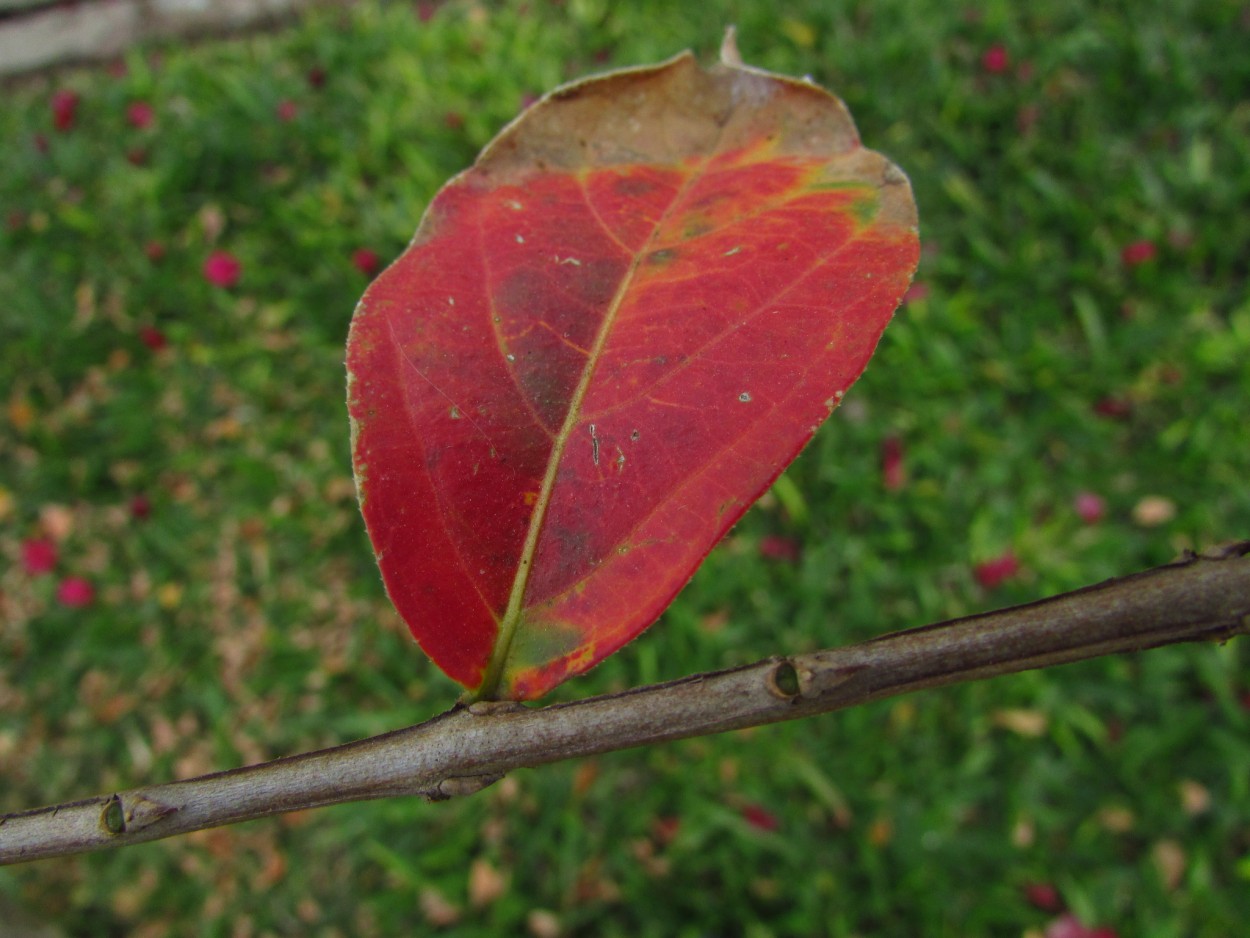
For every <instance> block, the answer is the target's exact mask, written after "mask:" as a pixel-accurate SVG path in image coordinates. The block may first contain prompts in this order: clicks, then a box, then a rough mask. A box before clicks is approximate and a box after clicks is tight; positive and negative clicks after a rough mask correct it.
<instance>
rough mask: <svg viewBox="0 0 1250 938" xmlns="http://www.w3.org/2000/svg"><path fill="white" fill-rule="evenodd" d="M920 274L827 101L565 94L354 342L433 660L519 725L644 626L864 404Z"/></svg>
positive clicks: (677, 65) (912, 233) (409, 256)
mask: <svg viewBox="0 0 1250 938" xmlns="http://www.w3.org/2000/svg"><path fill="white" fill-rule="evenodd" d="M917 257H918V240H917V234H916V215H915V206H914V203H913V201H912V197H911V192H910V188H909V186H908V184H907V180H906V178H905V177H904V176H903V175H902V173H901V172H899V171H898V170H897V169H896V168H895V167H894V166H893V165H892V164H890V163H889V162H888V161H886V160H885V159H884V158H883V157H881V156H880V155H878V154H876V153H874V152H872V151H870V150H866V149H864V148H863V147H861V146H860V144H859V139H858V135H857V134H856V131H855V128H854V125H853V123H852V122H851V119H850V116H849V114H847V112H846V110H845V108H844V107H843V105H842V104H841V102H839V101H838V100H837V99H836V98H834V97H833V96H832V95H830V94H828V93H827V92H825V91H823V90H821V89H819V88H817V87H815V86H814V85H812V84H810V83H807V82H801V81H795V80H792V79H787V78H783V77H780V76H775V75H770V74H768V73H765V72H761V71H758V70H754V69H749V68H744V67H741V66H736V65H730V64H720V65H717V66H715V67H713V68H711V69H709V70H703V69H701V68H700V67H699V66H698V65H697V64H696V63H695V61H694V59H693V57H692V56H691V55H690V54H689V53H684V54H682V55H680V56H678V57H677V58H675V59H672V60H670V61H669V62H666V63H663V64H661V65H657V66H652V67H646V68H639V69H630V70H626V71H621V72H615V73H611V74H609V75H605V76H602V77H599V78H594V79H590V80H587V81H585V82H582V83H580V84H575V85H570V86H566V87H564V88H561V89H557V90H556V91H555V92H553V93H551V94H550V95H548V96H547V97H546V98H544V99H543V100H542V101H540V102H539V103H537V104H536V105H534V106H533V107H531V108H530V109H529V110H528V111H526V112H525V113H524V114H523V115H522V116H521V117H520V118H518V119H517V120H516V121H514V122H513V123H512V124H511V125H509V127H507V128H506V129H505V130H504V131H503V132H502V133H501V134H500V136H499V137H497V138H496V139H495V140H494V141H493V142H492V143H491V144H490V145H489V146H488V147H487V148H486V150H485V151H483V153H482V155H481V156H480V157H479V159H478V161H477V162H476V163H475V165H474V166H473V167H472V168H471V169H469V170H467V171H466V172H464V173H462V174H461V175H459V176H457V177H456V178H455V179H453V180H452V181H451V182H450V183H448V184H447V186H445V187H444V188H443V189H442V191H441V192H440V193H439V194H438V196H437V197H436V198H435V199H434V201H433V202H432V203H431V205H430V206H429V209H428V210H427V212H426V214H425V217H424V218H423V220H422V222H421V225H420V228H419V229H418V231H417V234H416V236H415V238H414V240H413V242H412V244H411V245H410V246H409V247H408V249H407V250H406V251H405V252H404V254H403V255H402V256H401V257H400V258H399V259H398V260H397V261H396V262H395V263H394V264H393V265H392V266H391V267H390V268H389V269H388V270H387V271H385V272H384V273H383V274H382V275H381V276H380V277H379V278H378V280H377V281H375V282H374V283H373V284H372V285H371V286H370V287H369V289H368V291H367V292H366V294H365V296H364V298H363V299H362V301H361V303H360V305H359V307H358V308H357V310H356V314H355V317H354V319H353V321H352V329H351V335H350V338H349V341H348V354H347V364H348V407H349V411H350V415H351V420H352V433H353V458H354V468H355V472H356V480H357V487H358V491H359V494H360V499H361V506H362V511H363V513H364V517H365V522H366V525H367V527H368V530H369V535H370V537H371V539H372V542H373V546H374V550H375V552H376V553H377V557H378V563H379V565H380V567H381V570H382V576H383V579H384V581H385V583H386V587H387V590H388V592H389V594H390V596H391V599H392V600H393V601H394V603H395V605H396V607H397V608H398V610H399V612H400V614H401V615H402V616H403V618H404V619H405V621H406V622H407V623H408V625H409V627H410V628H411V630H412V632H413V634H414V635H415V637H416V638H417V640H418V641H419V642H420V644H421V646H422V648H423V649H424V650H425V651H426V652H427V653H428V654H429V655H430V657H431V658H432V659H433V660H434V661H435V663H437V664H438V665H439V666H440V667H441V668H442V669H443V670H444V671H445V672H446V673H447V674H448V675H450V676H451V677H452V678H454V679H455V680H456V681H458V682H460V683H461V684H463V685H464V686H465V687H467V688H468V689H470V690H471V691H473V692H474V693H475V695H476V696H478V697H488V698H493V697H504V698H511V699H518V700H524V699H532V698H535V697H538V696H540V695H542V694H543V693H545V692H546V691H548V690H550V689H551V688H552V687H554V686H555V685H557V684H559V683H560V682H562V681H563V680H565V679H567V678H568V677H571V676H573V675H575V674H578V673H580V672H582V671H585V670H586V669H588V668H590V667H591V666H593V665H594V664H596V663H598V662H599V661H601V660H602V659H603V658H604V657H606V656H607V655H609V654H611V653H612V652H613V651H615V650H617V649H618V648H620V647H621V646H622V645H624V644H625V643H626V642H628V641H630V640H631V639H632V638H634V637H635V636H636V635H637V634H638V633H639V632H641V631H642V630H643V629H644V628H646V627H647V626H648V625H649V624H650V623H651V622H653V621H654V620H655V619H656V618H657V617H658V616H659V614H660V613H661V612H662V611H663V609H664V608H665V607H666V606H667V605H668V604H669V602H671V600H672V599H673V597H674V596H675V595H676V593H677V592H678V590H679V589H680V588H681V587H682V586H683V585H684V584H685V583H686V582H687V581H688V580H689V578H690V576H691V575H692V574H693V572H694V570H695V569H696V568H697V566H698V565H699V563H700V562H701V561H702V560H703V558H704V557H706V556H707V553H708V552H709V551H710V550H711V548H712V547H713V545H715V543H716V542H717V541H718V540H719V539H720V538H721V537H722V536H723V535H724V533H725V532H726V531H727V530H728V529H729V527H730V526H731V525H732V524H733V523H734V522H735V521H737V520H738V518H739V517H741V515H742V513H743V512H744V511H745V510H746V509H747V507H748V506H750V504H751V503H752V502H753V501H754V500H755V499H756V498H758V497H759V495H761V494H762V493H763V492H764V491H765V490H766V489H767V487H768V486H769V485H770V484H771V483H772V481H773V480H774V479H775V478H776V477H777V475H778V474H779V473H780V472H781V471H782V470H783V469H784V468H785V466H786V465H787V464H788V463H789V462H790V461H791V460H792V459H793V458H794V457H795V456H796V455H797V454H798V452H799V450H800V449H801V448H802V447H803V445H804V444H805V443H806V442H807V441H808V440H809V439H810V438H811V435H812V433H814V432H815V430H816V428H817V427H818V426H819V424H820V423H821V422H822V421H823V420H824V419H825V418H826V417H827V416H828V415H829V413H830V412H831V411H832V409H833V408H834V407H835V406H836V405H837V403H838V402H839V401H840V400H841V398H842V395H843V393H844V392H845V391H846V389H847V388H848V387H849V386H850V385H851V383H852V382H853V381H854V380H855V379H856V378H857V377H858V376H859V375H860V373H861V372H862V371H863V369H864V366H865V365H866V364H867V362H868V359H869V357H870V356H871V354H872V352H873V349H874V348H875V346H876V344H877V340H878V339H879V338H880V336H881V333H882V331H883V330H884V328H885V326H886V324H887V323H888V321H889V319H890V316H891V315H892V313H893V311H894V308H895V307H896V306H897V304H898V302H899V300H900V298H901V296H902V294H903V292H904V290H905V289H906V287H907V284H908V283H909V281H910V278H911V275H912V272H913V271H914V269H915V265H916V261H917Z"/></svg>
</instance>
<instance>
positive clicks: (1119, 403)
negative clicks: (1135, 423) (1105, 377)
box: [1094, 394, 1133, 420]
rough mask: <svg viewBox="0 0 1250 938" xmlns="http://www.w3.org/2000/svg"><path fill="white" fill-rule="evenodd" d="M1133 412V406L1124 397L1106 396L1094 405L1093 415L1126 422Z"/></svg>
mask: <svg viewBox="0 0 1250 938" xmlns="http://www.w3.org/2000/svg"><path fill="white" fill-rule="evenodd" d="M1132 412H1133V404H1132V402H1131V401H1129V399H1128V398H1126V397H1116V396H1114V395H1110V394H1109V395H1107V396H1106V397H1104V398H1102V399H1101V400H1100V401H1098V402H1097V403H1096V404H1095V405H1094V413H1096V414H1097V415H1098V416H1099V417H1106V418H1107V419H1108V420H1127V419H1128V417H1129V414H1131V413H1132Z"/></svg>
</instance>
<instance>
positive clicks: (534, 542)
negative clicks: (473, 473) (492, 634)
mask: <svg viewBox="0 0 1250 938" xmlns="http://www.w3.org/2000/svg"><path fill="white" fill-rule="evenodd" d="M718 147H719V141H718V142H717V144H715V145H714V146H712V147H711V148H710V149H709V152H708V154H707V155H706V156H705V157H704V160H703V163H702V165H701V166H700V167H698V168H697V169H692V170H691V171H690V172H689V174H688V175H687V176H686V178H685V180H683V182H682V184H681V186H680V187H678V189H677V191H676V192H675V193H674V194H673V198H672V200H671V201H670V202H669V204H668V206H667V207H666V208H665V210H664V212H663V213H662V214H661V215H660V217H659V218H657V219H656V221H655V224H654V225H653V226H652V229H651V233H650V234H649V235H648V236H647V240H646V241H645V242H644V243H643V244H642V245H640V246H639V248H638V249H637V251H633V252H631V253H632V260H631V261H630V264H629V268H628V270H626V272H625V274H624V276H623V277H622V278H621V282H620V285H619V286H618V287H617V289H616V293H615V294H614V295H613V297H612V301H611V302H610V303H609V304H608V308H607V310H606V312H605V313H604V316H603V322H602V323H600V325H599V331H598V333H597V334H596V335H595V341H594V344H593V345H592V346H591V349H590V353H589V355H588V356H587V358H586V365H585V367H584V368H583V370H582V376H581V379H580V380H579V381H578V384H577V388H576V389H575V390H574V391H573V397H572V399H571V400H570V401H569V409H568V412H567V413H566V414H565V418H564V423H563V425H562V426H561V427H560V430H559V432H558V433H557V434H556V435H555V438H554V439H553V441H552V448H551V455H550V457H549V458H548V460H547V471H546V473H545V474H544V476H543V481H542V487H541V489H540V490H539V494H538V498H537V500H536V501H535V503H534V512H533V514H532V515H530V523H529V527H528V529H527V530H526V532H525V542H524V544H523V546H522V548H521V556H520V558H519V560H518V562H517V572H516V577H515V578H514V579H513V581H512V590H511V592H510V593H509V595H508V605H507V607H506V608H505V610H504V614H503V618H502V619H501V620H500V622H499V633H498V635H497V636H496V638H495V647H494V650H493V651H492V652H491V657H490V660H489V661H488V662H487V665H486V671H485V673H484V675H483V678H482V683H481V686H480V687H479V688H478V690H477V693H476V694H475V696H476V697H477V698H478V699H490V698H493V697H494V696H495V695H496V694H497V692H498V690H499V683H500V680H501V679H502V677H503V671H504V666H505V665H506V663H507V661H508V655H509V653H510V651H511V648H512V642H513V640H514V639H515V637H516V630H517V626H518V624H519V623H520V619H521V612H522V608H523V604H524V602H525V588H526V585H527V584H528V583H529V577H530V574H531V572H532V571H533V564H534V555H535V553H536V552H537V550H538V540H539V536H540V535H541V533H542V528H543V522H544V521H545V520H546V515H547V509H548V508H549V507H550V505H551V496H552V493H553V492H554V491H555V483H556V477H557V475H558V474H559V470H560V464H561V462H562V461H563V459H564V451H565V449H566V448H567V446H568V443H569V440H570V438H571V437H572V434H573V429H574V428H575V427H576V426H577V424H578V423H579V422H580V418H581V410H582V402H583V401H584V400H585V398H586V393H587V392H588V391H589V389H590V382H591V379H592V377H593V376H594V373H595V368H596V366H597V365H598V363H599V360H600V358H601V356H602V354H603V349H604V346H605V345H606V344H607V340H608V336H609V335H610V334H611V332H612V327H613V326H614V325H615V323H616V316H617V313H618V312H619V311H620V308H621V304H622V303H623V302H624V300H625V297H626V295H627V294H628V293H629V290H630V288H631V286H632V284H633V282H634V279H635V277H636V276H637V273H638V269H639V268H640V267H641V265H642V262H643V260H644V258H645V257H646V256H647V253H648V248H649V247H650V246H651V245H652V244H653V243H655V238H656V234H657V233H658V232H659V231H661V230H662V229H663V227H664V223H665V222H666V221H667V220H668V219H669V217H670V216H671V215H672V213H673V211H674V209H675V207H676V206H678V205H680V204H681V202H682V199H683V197H684V196H685V194H686V192H687V191H689V189H690V187H691V186H692V185H693V183H694V182H695V181H696V180H697V179H699V178H700V177H701V175H702V170H703V167H705V166H707V164H708V162H709V161H710V160H711V158H712V156H713V155H714V154H715V153H716V151H717V148H718ZM583 192H585V190H584V189H583ZM584 198H585V201H586V203H587V206H588V207H589V209H590V211H591V214H593V215H594V216H595V220H596V221H598V222H599V224H600V225H603V220H602V219H601V218H599V216H598V213H597V212H596V211H595V209H594V206H593V205H591V203H590V199H589V196H588V195H585V196H584Z"/></svg>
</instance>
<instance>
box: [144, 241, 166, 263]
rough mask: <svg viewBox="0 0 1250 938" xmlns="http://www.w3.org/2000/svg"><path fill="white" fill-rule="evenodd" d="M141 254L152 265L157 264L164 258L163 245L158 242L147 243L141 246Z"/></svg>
mask: <svg viewBox="0 0 1250 938" xmlns="http://www.w3.org/2000/svg"><path fill="white" fill-rule="evenodd" d="M143 253H144V254H146V255H147V257H148V260H150V261H151V262H152V263H153V264H155V263H158V262H159V261H161V260H162V259H164V257H165V245H163V244H162V243H161V242H159V241H149V242H148V243H147V244H145V245H144V246H143Z"/></svg>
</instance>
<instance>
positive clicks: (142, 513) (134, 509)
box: [130, 493, 152, 521]
mask: <svg viewBox="0 0 1250 938" xmlns="http://www.w3.org/2000/svg"><path fill="white" fill-rule="evenodd" d="M151 514H152V502H151V501H150V500H149V499H148V497H147V496H146V495H144V494H143V493H139V494H138V495H136V496H135V497H134V498H132V499H131V500H130V515H131V517H132V518H134V519H135V520H136V521H146V520H147V519H148V518H149V517H150V516H151Z"/></svg>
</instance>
